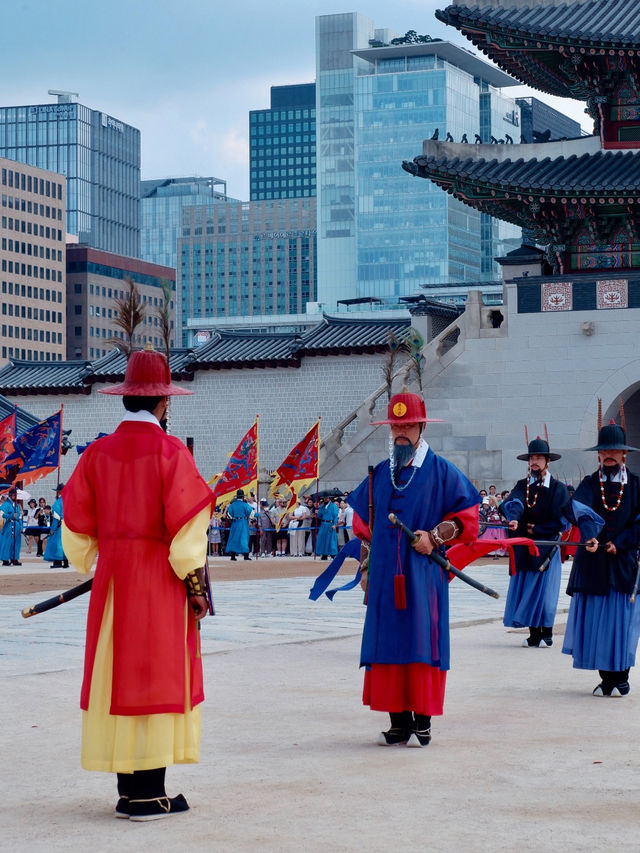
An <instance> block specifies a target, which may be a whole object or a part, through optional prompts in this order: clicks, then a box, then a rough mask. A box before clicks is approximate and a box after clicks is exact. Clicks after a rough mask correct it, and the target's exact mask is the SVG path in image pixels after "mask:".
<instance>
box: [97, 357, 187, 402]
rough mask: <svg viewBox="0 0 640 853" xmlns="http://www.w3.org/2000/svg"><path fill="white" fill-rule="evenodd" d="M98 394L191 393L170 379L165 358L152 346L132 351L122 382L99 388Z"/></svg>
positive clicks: (168, 395) (169, 395) (169, 371)
mask: <svg viewBox="0 0 640 853" xmlns="http://www.w3.org/2000/svg"><path fill="white" fill-rule="evenodd" d="M98 390H99V392H100V394H118V395H119V396H121V397H177V396H179V395H183V394H193V391H185V390H184V389H183V388H179V387H178V386H177V385H174V384H173V383H172V381H171V370H170V368H169V365H168V363H167V359H166V358H165V357H164V355H163V354H162V353H161V352H155V350H154V349H153V347H150V348H147V347H145V348H144V349H143V350H141V351H138V352H133V353H131V355H130V356H129V361H128V362H127V371H126V373H125V375H124V382H121V383H120V385H112V386H111V387H110V388H99V389H98Z"/></svg>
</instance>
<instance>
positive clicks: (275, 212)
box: [177, 197, 316, 346]
mask: <svg viewBox="0 0 640 853" xmlns="http://www.w3.org/2000/svg"><path fill="white" fill-rule="evenodd" d="M182 216H183V229H182V233H183V236H182V237H181V238H179V240H178V270H177V326H178V329H179V330H180V333H181V334H182V344H183V345H185V346H186V345H187V343H190V342H191V341H190V332H189V329H191V331H193V329H194V327H197V326H198V318H212V317H226V318H228V317H247V316H256V315H259V316H273V315H288V314H300V313H303V312H304V311H305V306H306V303H307V302H310V301H314V300H315V294H316V257H315V237H316V228H315V216H316V207H315V199H314V198H311V197H309V198H297V199H278V200H276V199H273V200H265V201H251V202H244V203H240V202H228V203H227V204H209V205H199V206H197V207H185V208H184V209H183V212H182ZM207 325H209V324H207Z"/></svg>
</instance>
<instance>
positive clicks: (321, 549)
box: [316, 498, 340, 560]
mask: <svg viewBox="0 0 640 853" xmlns="http://www.w3.org/2000/svg"><path fill="white" fill-rule="evenodd" d="M339 512H340V511H339V510H338V507H337V506H336V504H334V502H333V501H332V500H331V499H330V498H323V499H321V502H320V506H319V507H318V538H317V539H316V554H319V555H320V559H321V560H326V559H327V556H331V557H335V555H336V554H337V553H338V515H339Z"/></svg>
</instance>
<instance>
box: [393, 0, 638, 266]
mask: <svg viewBox="0 0 640 853" xmlns="http://www.w3.org/2000/svg"><path fill="white" fill-rule="evenodd" d="M636 7H637V4H636V3H635V2H634V0H581V2H578V3H560V2H557V1H556V2H545V3H544V4H543V5H539V6H535V7H534V6H525V5H524V4H523V3H519V2H515V0H514V2H512V3H511V5H509V6H508V7H503V6H499V5H497V4H492V5H488V4H486V3H485V4H484V5H483V6H482V7H479V6H474V7H467V6H459V5H453V6H449V7H447V9H445V10H444V11H441V12H438V13H437V17H438V18H440V20H442V21H445V22H446V23H450V24H452V25H454V26H456V27H457V28H458V29H460V30H461V31H462V32H463V33H464V34H465V35H466V36H467V37H468V38H469V39H470V40H471V41H473V43H474V44H475V45H476V46H478V47H479V48H481V49H482V50H483V51H484V52H485V53H486V54H487V55H488V56H489V57H490V58H491V59H493V60H494V61H495V62H496V63H497V64H498V65H499V66H500V67H501V68H502V69H503V70H505V71H507V72H509V73H511V74H513V76H514V77H516V78H517V79H519V80H521V81H522V82H523V83H527V84H528V85H530V86H534V87H535V88H538V89H541V90H542V91H545V92H548V93H550V94H554V95H561V96H564V97H572V98H580V99H582V100H585V101H586V103H587V110H588V111H589V113H590V115H591V116H592V117H593V119H594V136H593V137H588V138H585V139H576V140H568V141H566V142H548V143H544V142H543V143H539V144H532V145H513V146H486V145H476V146H473V147H472V146H462V145H459V144H451V143H447V142H445V143H441V142H438V141H433V140H426V141H425V142H424V144H423V153H422V155H420V156H418V157H416V158H414V160H413V161H412V162H409V163H404V164H403V166H404V168H405V169H406V170H407V171H410V172H412V173H413V174H414V175H418V176H419V177H425V178H430V179H431V180H432V181H434V182H435V183H437V184H438V185H439V186H441V187H442V188H443V189H446V190H447V192H448V193H450V194H451V195H453V196H454V197H456V198H458V199H460V200H461V201H463V202H465V203H466V204H467V205H469V206H470V207H473V208H475V209H476V210H481V211H484V212H488V211H491V212H492V213H493V214H494V215H496V216H499V217H500V218H502V219H504V220H506V221H508V222H513V223H517V224H520V225H522V226H523V227H525V228H527V229H528V230H529V232H530V233H531V234H533V236H534V237H535V239H536V241H537V242H538V243H539V244H540V245H543V246H545V247H546V250H547V257H548V259H549V261H551V262H552V264H553V266H554V269H555V270H556V271H557V272H559V273H565V272H569V271H571V270H576V271H579V270H592V269H615V270H624V269H631V268H638V267H640V26H639V25H638V23H637V16H636V15H634V11H635V9H636Z"/></svg>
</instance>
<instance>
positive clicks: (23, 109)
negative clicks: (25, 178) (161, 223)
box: [0, 91, 140, 258]
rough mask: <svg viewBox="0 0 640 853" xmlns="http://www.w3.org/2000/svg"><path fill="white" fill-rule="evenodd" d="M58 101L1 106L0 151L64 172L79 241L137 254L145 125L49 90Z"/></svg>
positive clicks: (71, 226) (70, 220)
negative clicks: (142, 127) (140, 126)
mask: <svg viewBox="0 0 640 853" xmlns="http://www.w3.org/2000/svg"><path fill="white" fill-rule="evenodd" d="M50 94H53V95H57V97H58V102H57V103H56V104H26V105H22V106H14V107H0V157H7V158H8V159H10V160H17V161H18V162H19V163H26V164H28V165H30V166H37V167H38V168H40V169H47V170H49V171H52V172H58V173H59V174H61V175H64V176H65V177H66V179H67V202H66V204H67V207H66V210H67V231H68V233H69V234H76V235H77V236H78V240H79V241H80V242H81V243H87V244H88V245H90V246H93V247H94V248H96V249H103V250H104V251H107V252H115V253H117V254H120V255H125V256H128V257H135V258H137V257H139V256H140V131H139V130H137V129H136V128H135V127H131V126H130V125H128V124H125V122H123V121H120V120H119V119H116V118H113V117H112V116H110V115H107V114H106V113H103V112H100V111H98V110H92V109H90V108H89V107H85V106H83V105H82V104H79V103H77V97H78V96H77V95H76V94H75V93H73V92H57V91H50Z"/></svg>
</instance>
